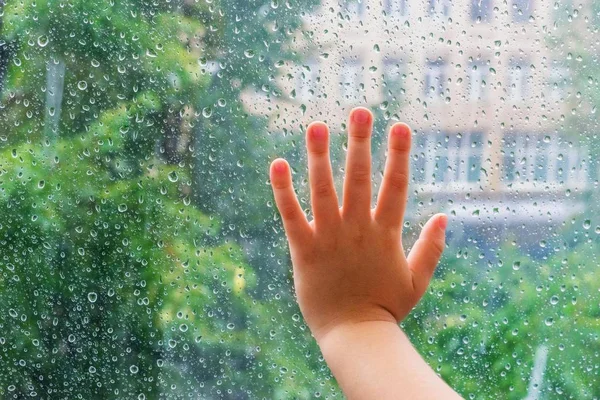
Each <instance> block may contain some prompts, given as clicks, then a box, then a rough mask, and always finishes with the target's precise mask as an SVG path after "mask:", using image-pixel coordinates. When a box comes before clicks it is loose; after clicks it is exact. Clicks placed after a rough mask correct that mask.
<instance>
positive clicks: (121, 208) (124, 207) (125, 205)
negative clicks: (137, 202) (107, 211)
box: [117, 204, 127, 212]
mask: <svg viewBox="0 0 600 400" xmlns="http://www.w3.org/2000/svg"><path fill="white" fill-rule="evenodd" d="M117 209H118V210H119V212H125V211H127V204H119V206H118V207H117Z"/></svg>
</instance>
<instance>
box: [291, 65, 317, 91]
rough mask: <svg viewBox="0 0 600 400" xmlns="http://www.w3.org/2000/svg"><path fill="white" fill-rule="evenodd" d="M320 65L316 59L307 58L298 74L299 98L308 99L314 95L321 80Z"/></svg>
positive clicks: (297, 89)
mask: <svg viewBox="0 0 600 400" xmlns="http://www.w3.org/2000/svg"><path fill="white" fill-rule="evenodd" d="M318 68H319V66H318V64H317V62H316V61H315V60H314V59H309V60H307V61H306V62H305V63H304V65H302V66H301V69H300V72H299V73H298V75H296V94H297V96H298V99H300V100H307V99H310V98H311V97H313V96H314V95H315V93H316V90H317V83H318V80H319V70H318Z"/></svg>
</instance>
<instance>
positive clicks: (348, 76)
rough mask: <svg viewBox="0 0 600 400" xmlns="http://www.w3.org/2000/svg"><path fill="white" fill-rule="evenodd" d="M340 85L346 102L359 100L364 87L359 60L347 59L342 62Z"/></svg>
mask: <svg viewBox="0 0 600 400" xmlns="http://www.w3.org/2000/svg"><path fill="white" fill-rule="evenodd" d="M340 85H341V95H342V100H343V101H344V102H346V103H355V102H357V101H358V100H359V98H360V91H361V87H362V68H361V63H360V62H359V61H358V60H355V59H352V60H345V61H344V62H343V63H342V73H341V76H340Z"/></svg>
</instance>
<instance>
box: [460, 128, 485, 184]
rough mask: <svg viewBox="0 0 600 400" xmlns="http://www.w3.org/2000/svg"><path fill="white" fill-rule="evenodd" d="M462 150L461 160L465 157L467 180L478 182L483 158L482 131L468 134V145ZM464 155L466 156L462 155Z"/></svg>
mask: <svg viewBox="0 0 600 400" xmlns="http://www.w3.org/2000/svg"><path fill="white" fill-rule="evenodd" d="M465 150H466V151H464V153H466V154H464V155H463V157H461V160H463V159H465V158H466V159H467V160H468V165H467V174H466V175H467V177H466V178H467V182H471V183H474V182H479V179H480V175H481V161H482V159H483V133H481V132H476V133H471V135H470V136H469V141H468V146H467V147H466V149H465ZM464 156H466V157H464Z"/></svg>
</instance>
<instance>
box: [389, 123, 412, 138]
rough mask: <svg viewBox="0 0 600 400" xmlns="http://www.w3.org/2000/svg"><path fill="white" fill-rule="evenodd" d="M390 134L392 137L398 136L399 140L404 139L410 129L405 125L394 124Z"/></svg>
mask: <svg viewBox="0 0 600 400" xmlns="http://www.w3.org/2000/svg"><path fill="white" fill-rule="evenodd" d="M392 132H393V133H394V135H397V136H400V137H401V138H406V137H408V135H410V128H409V127H408V125H406V124H396V125H394V127H393V129H392Z"/></svg>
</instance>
